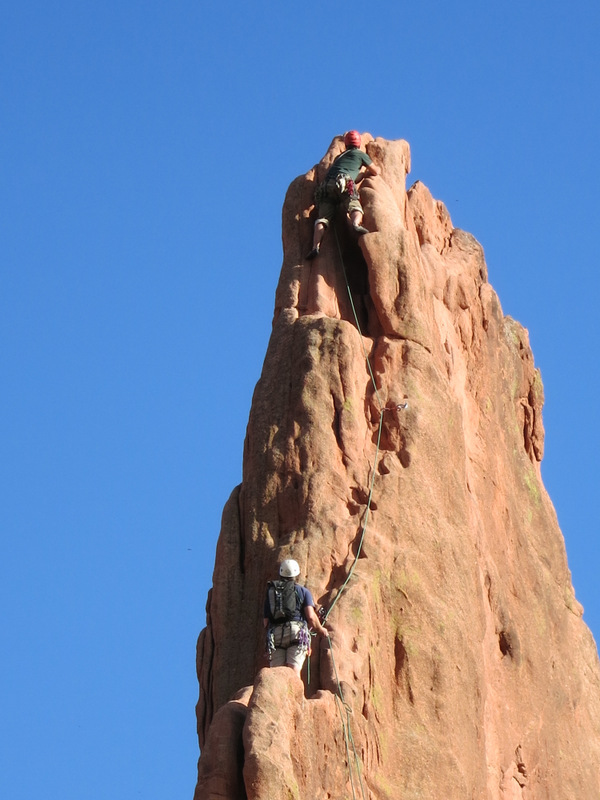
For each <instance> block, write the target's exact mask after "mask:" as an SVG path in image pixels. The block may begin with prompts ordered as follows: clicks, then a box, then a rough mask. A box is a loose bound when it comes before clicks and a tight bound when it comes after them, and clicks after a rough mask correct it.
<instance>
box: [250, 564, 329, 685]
mask: <svg viewBox="0 0 600 800" xmlns="http://www.w3.org/2000/svg"><path fill="white" fill-rule="evenodd" d="M299 574H300V567H299V566H298V562H297V561H294V559H293V558H286V559H285V561H282V562H281V566H280V567H279V575H280V577H281V578H282V580H278V581H269V584H268V586H267V596H266V597H265V605H264V625H265V628H266V629H267V651H268V654H269V666H270V667H283V666H286V667H291V668H292V669H293V670H295V671H296V673H297V675H298V676H300V672H301V671H302V665H303V664H304V659H305V658H306V655H307V653H309V652H310V633H309V630H308V626H309V625H310V626H311V627H312V628H314V629H315V630H316V631H317V632H318V633H319V634H320V635H321V636H327V629H326V628H325V627H323V625H321V622H320V621H319V618H318V616H317V612H316V611H315V601H314V600H313V596H312V594H311V593H310V590H309V589H307V588H306V586H300V585H299V584H297V583H296V581H295V580H294V579H295V578H296V577H297V576H298V575H299Z"/></svg>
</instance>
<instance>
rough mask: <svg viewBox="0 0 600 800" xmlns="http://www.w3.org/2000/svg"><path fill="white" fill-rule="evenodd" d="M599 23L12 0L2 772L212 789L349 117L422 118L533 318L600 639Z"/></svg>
mask: <svg viewBox="0 0 600 800" xmlns="http://www.w3.org/2000/svg"><path fill="white" fill-rule="evenodd" d="M599 39H600V7H599V6H598V4H597V3H596V2H593V0H573V1H572V2H571V3H569V4H568V5H567V4H565V3H562V2H560V3H559V2H556V0H549V1H548V0H547V1H546V2H544V3H542V2H519V3H516V2H513V1H512V0H509V2H508V3H504V4H501V5H498V4H496V5H495V6H494V7H491V5H490V4H482V3H480V2H474V1H473V2H471V0H468V1H466V2H461V3H453V2H445V3H442V2H433V1H432V0H424V1H423V2H421V3H418V4H417V3H414V4H403V3H398V2H388V1H387V0H386V1H384V2H377V1H376V0H375V1H374V2H371V3H370V4H368V5H364V6H361V7H356V6H349V5H347V4H345V3H340V2H336V0H332V1H331V2H329V3H327V4H320V3H316V2H312V1H311V0H307V1H306V2H303V3H302V4H299V3H289V2H281V0H279V2H264V3H256V4H249V3H241V2H228V1H227V0H223V2H221V3H219V4H208V3H207V4H202V3H199V2H192V1H191V0H188V1H184V0H170V2H168V3H167V2H148V1H146V2H141V0H138V1H137V2H132V0H120V2H116V0H103V2H102V3H91V2H85V0H80V1H79V2H75V0H62V2H61V3H54V2H43V3H42V2H39V1H38V2H31V0H20V2H19V3H11V4H5V5H4V8H3V14H2V25H1V26H0V57H1V59H2V80H1V82H0V100H1V106H0V109H1V125H2V136H1V137H0V149H1V159H0V165H1V166H0V168H1V179H2V193H1V200H0V202H1V216H2V248H1V250H2V262H3V264H2V271H1V274H2V284H1V291H0V331H1V337H2V347H1V350H0V358H1V374H2V392H1V394H0V425H1V426H2V430H1V440H2V450H3V457H2V459H1V470H2V481H1V492H2V497H1V505H0V507H1V517H0V520H1V552H0V603H1V607H2V611H3V620H4V624H3V636H2V638H3V648H2V650H3V657H2V660H1V667H0V714H1V717H2V720H3V726H2V728H3V730H2V734H1V737H2V741H1V742H0V794H1V795H2V796H3V797H6V798H11V800H25V798H27V800H30V798H31V797H32V796H37V795H43V796H44V797H45V798H46V799H47V800H59V799H60V800H75V798H77V800H79V798H81V797H85V798H87V800H105V798H107V797H110V798H111V800H131V799H132V798H136V797H138V796H139V797H143V798H144V800H159V798H161V799H162V798H167V797H168V798H169V799H171V798H191V797H192V793H193V789H194V784H195V771H196V758H197V742H196V736H195V718H194V704H195V702H196V697H197V685H196V679H195V664H194V659H195V641H196V637H197V635H198V633H199V631H200V629H201V628H202V627H203V626H204V621H205V614H204V607H205V601H206V595H207V592H208V589H209V588H210V584H211V574H212V567H213V563H214V550H215V543H216V538H217V535H218V531H219V525H220V515H221V511H222V507H223V504H224V502H225V501H226V499H227V497H228V495H229V492H230V491H231V489H233V487H234V486H235V485H236V484H237V483H238V482H239V480H240V477H241V458H242V445H243V438H244V432H245V426H246V422H247V418H248V412H249V408H250V402H251V396H252V391H253V388H254V385H255V383H256V381H257V379H258V377H259V375H260V370H261V366H262V360H263V357H264V353H265V349H266V345H267V341H268V336H269V332H270V325H271V316H272V310H273V297H274V291H275V285H276V281H277V278H278V274H279V269H280V265H281V244H280V241H281V239H280V235H281V227H280V218H281V206H282V203H283V198H284V194H285V191H286V189H287V186H288V185H289V183H290V182H291V181H292V180H293V179H294V178H295V177H296V176H297V175H299V174H301V173H304V172H305V171H306V170H308V169H309V168H310V167H311V166H312V165H313V164H314V163H316V162H317V161H318V160H319V159H320V158H321V156H322V155H323V153H324V152H325V150H326V149H327V147H328V145H329V142H330V141H331V139H332V138H333V136H334V135H336V134H338V133H341V132H343V131H344V130H347V129H348V128H358V129H359V130H361V131H369V132H371V133H372V134H373V135H375V136H383V137H386V138H390V139H395V138H405V139H407V140H408V141H409V142H410V144H411V148H412V164H413V169H412V173H411V175H410V176H409V183H410V182H412V181H414V180H417V179H420V180H422V181H423V182H424V183H425V184H426V185H427V186H428V187H429V188H430V189H431V191H432V193H433V194H434V196H435V197H437V198H439V199H441V200H443V201H444V202H445V203H446V205H447V207H448V209H449V211H450V213H451V215H452V219H453V222H454V224H455V225H456V226H457V227H461V228H464V229H465V230H468V231H469V232H471V233H472V234H474V235H475V236H476V237H477V238H478V239H479V241H480V242H481V243H482V244H483V246H484V249H485V253H486V258H487V263H488V269H489V279H490V282H491V283H492V285H493V286H494V288H495V289H496V291H497V292H498V294H499V296H500V300H501V303H502V306H503V309H504V312H505V313H507V314H510V315H511V316H513V317H515V318H516V319H518V320H519V321H520V322H521V323H522V324H524V325H525V326H526V327H527V328H528V329H529V332H530V337H531V343H532V347H533V351H534V355H535V359H536V364H537V365H538V366H539V367H541V370H542V377H543V381H544V386H545V392H546V405H545V411H544V423H545V427H546V456H545V459H544V462H543V467H542V471H543V476H544V480H545V484H546V487H547V489H548V491H549V493H550V496H551V498H552V500H553V502H554V505H555V508H556V510H557V514H558V519H559V522H560V525H561V528H562V530H563V533H564V535H565V539H566V544H567V553H568V558H569V564H570V567H571V570H572V573H573V582H574V585H575V590H576V594H577V596H578V598H579V600H580V601H581V602H582V603H583V605H584V607H585V619H586V621H587V622H588V624H589V625H590V627H591V628H592V630H593V631H594V633H595V635H596V637H598V635H599V634H600V598H599V596H598V592H597V590H596V581H597V575H598V573H599V571H600V545H599V544H598V527H599V524H598V520H599V508H598V505H599V499H598V497H599V494H598V489H597V475H598V449H599V444H600V442H599V438H600V433H599V430H600V426H599V422H598V413H597V394H598V375H597V364H598V350H599V346H600V336H599V334H598V325H597V311H596V305H597V297H598V295H599V289H600V286H599V283H600V279H599V277H598V257H597V233H596V231H597V228H598V218H599V215H600V201H599V191H598V186H599V184H600V180H599V179H600V175H599V171H600V170H599V166H598V154H597V142H598V141H599V140H600V136H599V133H600V131H599V113H600V112H599V106H598V79H599V67H600V55H599V54H600V51H599V48H598V45H597V43H598V41H599Z"/></svg>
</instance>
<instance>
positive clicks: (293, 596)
mask: <svg viewBox="0 0 600 800" xmlns="http://www.w3.org/2000/svg"><path fill="white" fill-rule="evenodd" d="M267 598H268V601H269V616H270V618H271V622H278V623H280V622H287V621H289V620H291V619H293V618H294V617H295V616H296V612H297V610H298V593H297V592H296V584H295V583H294V581H269V584H268V588H267Z"/></svg>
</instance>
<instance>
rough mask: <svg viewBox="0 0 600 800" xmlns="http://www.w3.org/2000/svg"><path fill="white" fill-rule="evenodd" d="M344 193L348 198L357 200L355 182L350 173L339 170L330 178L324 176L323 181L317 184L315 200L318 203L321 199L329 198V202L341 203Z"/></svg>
mask: <svg viewBox="0 0 600 800" xmlns="http://www.w3.org/2000/svg"><path fill="white" fill-rule="evenodd" d="M346 195H347V196H348V197H349V198H350V200H358V191H357V189H356V184H355V183H354V181H353V180H352V178H351V177H350V175H348V174H347V173H345V172H340V173H338V174H337V175H335V176H334V177H332V178H326V179H325V180H324V181H323V183H321V184H319V186H317V188H316V190H315V202H316V203H317V204H319V203H322V202H323V200H329V201H330V202H334V203H341V202H342V200H343V199H344V196H346Z"/></svg>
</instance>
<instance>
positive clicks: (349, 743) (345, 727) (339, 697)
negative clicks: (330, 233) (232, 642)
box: [308, 229, 408, 800]
mask: <svg viewBox="0 0 600 800" xmlns="http://www.w3.org/2000/svg"><path fill="white" fill-rule="evenodd" d="M334 230H335V241H336V243H337V248H338V253H339V256H340V263H341V265H342V272H343V274H344V280H345V282H346V290H347V292H348V298H349V299H350V306H351V307H352V313H353V314H354V321H355V322H356V328H357V330H358V333H359V336H360V342H361V345H362V349H363V355H364V357H365V361H366V363H367V368H368V370H369V375H370V377H371V382H372V384H373V389H374V391H375V396H376V398H377V405H378V406H379V428H378V430H377V445H376V448H375V459H374V461H373V469H372V470H371V480H370V484H369V495H368V498H367V507H366V509H365V516H364V520H363V526H362V532H361V535H360V539H359V542H358V547H357V549H356V554H355V556H354V561H353V562H352V566H351V567H350V571H349V572H348V575H347V577H346V579H345V581H344V582H343V583H342V585H341V586H340V588H339V590H338V593H337V594H336V596H335V597H334V599H333V602H332V603H331V605H330V606H329V608H328V609H327V611H326V612H325V614H324V615H323V622H325V620H326V619H327V617H328V616H329V615H330V614H331V612H332V610H333V607H334V606H335V604H336V603H337V601H338V600H339V599H340V597H341V596H342V593H343V592H344V590H345V589H346V586H347V585H348V583H349V581H350V578H351V577H352V575H353V574H354V570H355V569H356V565H357V563H358V559H359V558H360V553H361V550H362V546H363V542H364V539H365V534H366V531H367V523H368V521H369V513H370V511H371V501H372V499H373V487H374V485H375V469H376V466H377V460H378V458H379V450H380V444H381V432H382V429H383V415H384V412H385V411H391V410H395V409H398V410H400V409H406V408H408V402H404V403H400V404H398V405H396V406H392V407H391V408H390V407H387V408H386V407H385V406H384V404H383V402H382V400H381V397H380V395H379V392H378V391H377V384H376V383H375V376H374V374H373V369H372V367H371V361H370V359H369V354H368V353H367V350H366V348H365V342H364V336H363V333H362V330H361V327H360V323H359V321H358V314H357V313H356V307H355V305H354V299H353V297H352V292H351V290H350V284H349V282H348V275H347V273H346V266H345V264H344V257H343V255H342V248H341V246H340V240H339V237H338V233H337V230H336V229H334ZM327 641H328V642H329V652H330V653H331V661H332V664H333V669H334V673H335V680H336V683H337V694H336V695H335V699H336V705H337V707H338V711H339V713H340V719H341V722H342V732H343V734H344V742H345V746H346V762H347V764H348V775H349V779H350V787H351V790H352V800H356V790H355V779H354V773H353V770H352V764H353V762H354V768H355V770H356V774H357V775H358V785H359V787H360V793H361V797H362V799H363V800H366V794H365V787H364V784H363V780H362V773H361V768H360V759H359V757H358V753H357V752H356V746H355V744H354V737H353V736H352V726H351V724H350V715H351V714H352V709H351V707H350V706H349V705H348V703H347V702H346V701H345V699H344V693H343V691H342V686H341V683H340V679H339V676H338V672H337V666H336V663H335V659H334V657H333V646H332V643H331V638H330V637H329V634H327ZM308 670H309V674H308V681H309V683H310V660H309V662H308ZM350 750H352V756H353V758H352V756H351V754H350Z"/></svg>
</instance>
